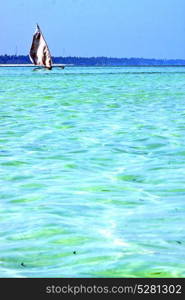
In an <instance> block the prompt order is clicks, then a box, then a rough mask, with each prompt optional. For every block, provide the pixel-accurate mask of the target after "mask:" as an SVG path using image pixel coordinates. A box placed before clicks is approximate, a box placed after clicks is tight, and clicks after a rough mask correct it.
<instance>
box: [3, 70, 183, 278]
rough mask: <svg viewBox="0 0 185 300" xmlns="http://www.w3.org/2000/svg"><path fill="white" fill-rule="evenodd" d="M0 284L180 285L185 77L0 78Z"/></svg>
mask: <svg viewBox="0 0 185 300" xmlns="http://www.w3.org/2000/svg"><path fill="white" fill-rule="evenodd" d="M0 105H1V109H0V125H1V126H0V128H1V134H0V164H1V168H0V197H1V200H0V229H1V232H0V247H1V251H0V277H185V271H184V270H185V247H184V246H185V233H184V225H185V224H184V219H185V217H184V214H185V139H184V136H185V122H184V118H185V67H178V68H174V67H171V68H167V67H161V68H157V67H155V68H146V67H144V68H142V67H139V68H135V67H130V68H129V67H122V68H116V67H115V68H114V67H110V68H109V67H106V68H100V67H97V68H95V67H89V68H86V67H82V68H78V67H69V68H66V69H64V70H59V69H53V70H52V71H51V72H49V71H43V70H39V71H35V72H33V71H32V68H0Z"/></svg>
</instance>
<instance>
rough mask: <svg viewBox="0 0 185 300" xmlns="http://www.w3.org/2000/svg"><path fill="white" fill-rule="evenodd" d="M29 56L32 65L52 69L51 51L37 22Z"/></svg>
mask: <svg viewBox="0 0 185 300" xmlns="http://www.w3.org/2000/svg"><path fill="white" fill-rule="evenodd" d="M29 57H30V60H31V62H32V63H33V64H34V65H36V66H41V67H44V68H46V69H48V70H51V69H52V64H53V62H52V58H51V53H50V50H49V47H48V45H47V43H46V40H45V38H44V36H43V34H42V31H41V29H40V27H39V25H38V24H37V28H36V31H35V33H34V35H33V40H32V45H31V48H30V53H29Z"/></svg>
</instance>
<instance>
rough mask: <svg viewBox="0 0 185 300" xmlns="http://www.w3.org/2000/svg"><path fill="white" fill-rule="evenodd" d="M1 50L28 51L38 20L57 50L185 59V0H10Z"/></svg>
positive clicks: (1, 12)
mask: <svg viewBox="0 0 185 300" xmlns="http://www.w3.org/2000/svg"><path fill="white" fill-rule="evenodd" d="M0 7H1V9H0V28H1V32H0V54H5V53H7V54H15V53H16V52H17V53H18V54H27V53H28V51H29V48H30V44H31V40H32V34H33V32H34V30H35V23H36V22H38V23H39V25H40V26H41V29H42V31H43V33H44V35H45V38H46V40H47V42H48V44H49V47H50V50H51V53H52V55H55V56H60V55H62V56H68V55H72V56H112V57H145V58H184V59H185V0H5V1H1V4H0Z"/></svg>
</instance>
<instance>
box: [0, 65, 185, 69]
mask: <svg viewBox="0 0 185 300" xmlns="http://www.w3.org/2000/svg"><path fill="white" fill-rule="evenodd" d="M3 67H8V68H14V67H26V68H27V67H28V68H29V67H32V68H35V67H37V66H35V65H33V64H0V68H3ZM53 67H63V68H65V67H84V68H85V67H96V68H101V67H111V68H129V67H131V68H134V67H135V68H136V67H137V68H139V67H140V68H151V67H152V68H157V67H158V68H159V67H163V68H167V67H168V68H169V67H173V68H176V67H185V64H184V65H72V64H68V65H67V64H53Z"/></svg>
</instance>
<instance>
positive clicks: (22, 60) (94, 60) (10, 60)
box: [0, 54, 185, 66]
mask: <svg viewBox="0 0 185 300" xmlns="http://www.w3.org/2000/svg"><path fill="white" fill-rule="evenodd" d="M52 59H53V63H56V64H72V65H75V66H132V65H134V66H139V65H142V66H145V65H149V66H152V65H153V66H155V65H163V66H165V65H174V66H175V65H176V66H179V65H180V66H181V65H185V60H183V59H154V58H137V57H131V58H116V57H105V56H101V57H77V56H67V57H62V56H60V57H52ZM30 63H31V61H30V59H29V56H28V55H7V54H5V55H0V64H30Z"/></svg>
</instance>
